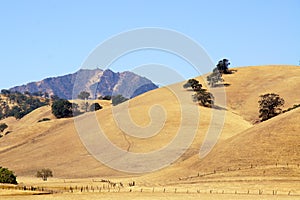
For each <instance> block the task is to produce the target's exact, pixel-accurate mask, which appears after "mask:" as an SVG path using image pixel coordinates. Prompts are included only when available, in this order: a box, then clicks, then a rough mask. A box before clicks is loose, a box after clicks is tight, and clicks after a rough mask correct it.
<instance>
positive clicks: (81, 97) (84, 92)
mask: <svg viewBox="0 0 300 200" xmlns="http://www.w3.org/2000/svg"><path fill="white" fill-rule="evenodd" d="M90 96H91V94H90V93H89V92H86V91H82V92H80V94H79V95H78V99H82V100H85V99H88V98H89V97H90Z"/></svg>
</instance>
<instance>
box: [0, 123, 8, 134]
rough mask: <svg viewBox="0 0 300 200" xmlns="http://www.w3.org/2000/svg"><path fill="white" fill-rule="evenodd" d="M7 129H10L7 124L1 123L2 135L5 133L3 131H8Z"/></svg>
mask: <svg viewBox="0 0 300 200" xmlns="http://www.w3.org/2000/svg"><path fill="white" fill-rule="evenodd" d="M7 128H8V126H7V124H5V123H1V124H0V132H1V133H3V131H4V130H5V129H7Z"/></svg>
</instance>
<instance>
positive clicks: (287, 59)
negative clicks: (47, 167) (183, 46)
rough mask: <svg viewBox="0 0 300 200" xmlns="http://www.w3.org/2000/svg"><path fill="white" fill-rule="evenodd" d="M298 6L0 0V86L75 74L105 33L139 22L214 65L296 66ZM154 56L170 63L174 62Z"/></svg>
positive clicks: (253, 1)
mask: <svg viewBox="0 0 300 200" xmlns="http://www.w3.org/2000/svg"><path fill="white" fill-rule="evenodd" d="M299 8H300V1H298V0H294V1H292V0H286V1H282V0H278V1H276V0H272V1H271V0H265V1H261V0H240V1H238V0H231V1H230V0H227V1H221V0H220V1H215V0H210V1H201V0H195V1H192V0H190V1H174V0H164V1H161V0H148V1H145V0H124V1H117V0H112V1H100V0H99V1H91V0H87V1H79V0H77V1H76V0H73V1H68V0H61V1H60V0H51V1H50V0H48V1H47V0H36V1H34V0H0V27H1V31H0V44H1V45H0V55H1V57H0V58H1V59H0V66H1V71H2V73H1V74H2V76H1V82H0V83H1V84H0V88H10V87H12V86H15V85H20V84H24V83H27V82H30V81H38V80H41V79H43V78H46V77H52V76H57V75H64V74H68V73H72V72H75V71H77V70H78V69H80V67H81V65H82V63H83V62H84V61H85V59H86V58H87V56H88V55H89V54H90V52H92V50H93V49H95V48H96V47H97V46H98V45H99V44H100V43H102V42H103V41H105V40H106V39H108V38H110V37H112V36H113V35H116V34H118V33H120V32H124V31H128V30H131V29H136V28H143V27H159V28H166V29H172V30H175V31H177V32H180V33H182V34H185V35H186V36H188V37H190V38H192V39H193V40H195V41H196V42H197V43H199V44H200V45H201V46H202V47H203V48H204V49H205V50H206V51H207V53H208V55H209V56H210V58H211V59H212V60H213V62H214V63H216V62H217V61H218V60H219V59H221V58H223V57H226V58H228V59H229V60H230V61H231V66H232V67H233V66H249V65H263V64H292V65H298V64H299V61H300V37H299V36H300V26H299V20H300V12H299ZM156 53H157V52H156ZM156 53H155V55H154V56H153V58H154V57H155V56H156ZM150 54H151V53H150ZM135 58H136V60H135ZM149 58H151V56H148V59H146V60H145V61H144V60H143V58H142V56H140V55H139V54H137V55H136V56H132V57H130V59H125V60H124V61H123V63H122V62H120V61H122V60H121V59H120V61H119V62H118V64H119V65H120V66H119V68H118V69H117V70H127V69H132V67H134V65H136V64H142V63H143V62H144V63H149V62H151V59H150V60H149ZM161 59H162V61H161V62H162V63H163V64H170V65H172V64H174V63H175V62H177V60H178V58H174V59H173V58H172V57H170V56H164V55H162V56H161ZM168 59H169V60H168ZM137 60H138V62H137ZM153 62H156V63H157V62H160V61H159V60H156V61H153ZM177 63H180V64H183V62H181V61H178V62H177ZM174 66H175V68H176V67H177V66H179V65H178V64H177V65H176V64H174ZM178 70H179V71H180V69H178ZM208 71H210V69H209V68H204V69H203V73H205V72H208ZM179 73H181V74H183V75H184V77H186V76H187V77H188V76H192V74H188V73H187V74H185V72H184V70H183V71H180V72H179Z"/></svg>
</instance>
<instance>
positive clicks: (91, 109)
mask: <svg viewBox="0 0 300 200" xmlns="http://www.w3.org/2000/svg"><path fill="white" fill-rule="evenodd" d="M102 108H103V107H102V106H101V105H100V104H99V103H93V104H92V105H91V106H90V111H91V112H93V111H97V110H101V109H102Z"/></svg>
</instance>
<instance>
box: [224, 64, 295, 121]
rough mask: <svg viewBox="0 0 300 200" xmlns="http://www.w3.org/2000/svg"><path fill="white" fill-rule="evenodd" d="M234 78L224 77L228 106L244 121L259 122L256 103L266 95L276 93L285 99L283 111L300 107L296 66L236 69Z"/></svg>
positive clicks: (232, 75)
mask: <svg viewBox="0 0 300 200" xmlns="http://www.w3.org/2000/svg"><path fill="white" fill-rule="evenodd" d="M236 70H237V72H236V73H235V74H230V75H224V79H225V82H227V83H229V84H230V86H229V87H227V88H226V94H227V105H228V107H229V108H231V109H232V110H233V112H235V113H237V114H238V115H240V116H242V117H243V118H244V119H245V120H247V121H250V122H254V121H255V120H256V119H257V118H258V103H257V102H258V99H259V96H260V95H262V94H265V93H271V92H272V93H277V94H279V95H280V96H281V97H283V98H284V99H285V109H287V108H289V107H292V106H293V105H294V104H299V103H300V96H299V94H298V93H297V92H296V91H298V90H299V84H300V67H299V66H284V65H278V66H276V65H272V66H256V67H243V68H236Z"/></svg>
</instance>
